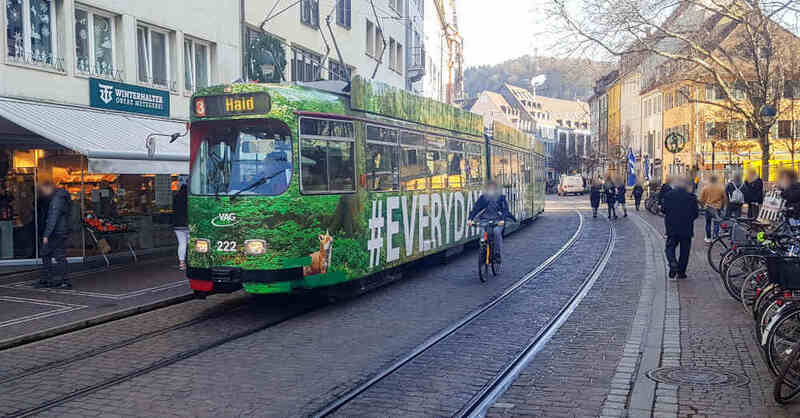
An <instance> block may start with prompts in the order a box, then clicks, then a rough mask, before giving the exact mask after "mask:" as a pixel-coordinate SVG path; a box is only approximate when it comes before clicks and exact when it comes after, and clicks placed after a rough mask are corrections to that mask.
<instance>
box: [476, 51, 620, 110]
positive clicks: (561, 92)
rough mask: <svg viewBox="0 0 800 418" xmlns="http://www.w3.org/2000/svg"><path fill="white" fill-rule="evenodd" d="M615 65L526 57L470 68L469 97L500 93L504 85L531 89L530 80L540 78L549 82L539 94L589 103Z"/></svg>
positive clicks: (539, 90) (538, 90)
mask: <svg viewBox="0 0 800 418" xmlns="http://www.w3.org/2000/svg"><path fill="white" fill-rule="evenodd" d="M612 68H613V66H612V65H611V63H603V62H596V61H591V60H587V59H580V58H548V57H536V58H534V57H532V56H530V55H525V56H522V57H519V58H515V59H512V60H508V61H505V62H502V63H500V64H496V65H481V66H478V67H469V68H467V69H466V70H465V71H464V89H465V90H466V96H467V97H475V96H477V95H478V94H479V93H480V92H481V91H483V90H491V91H498V90H499V89H500V87H501V86H502V85H503V83H509V84H513V85H516V86H519V87H523V88H530V84H531V83H530V80H531V78H533V77H534V76H536V75H538V74H545V75H547V81H546V82H545V83H544V85H542V86H541V87H539V88H537V89H536V94H540V95H542V96H546V97H553V98H557V99H567V100H574V99H581V100H586V99H587V98H589V96H591V95H592V88H593V86H594V81H595V80H596V79H598V78H600V76H602V75H604V74H606V73H608V72H609V71H611V69H612Z"/></svg>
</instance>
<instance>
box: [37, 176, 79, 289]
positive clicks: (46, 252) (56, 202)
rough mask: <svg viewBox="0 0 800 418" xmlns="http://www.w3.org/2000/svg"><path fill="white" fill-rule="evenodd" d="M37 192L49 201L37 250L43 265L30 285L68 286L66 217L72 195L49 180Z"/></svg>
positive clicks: (70, 207) (70, 285) (70, 209)
mask: <svg viewBox="0 0 800 418" xmlns="http://www.w3.org/2000/svg"><path fill="white" fill-rule="evenodd" d="M39 193H41V195H42V196H44V197H45V198H46V199H49V201H50V204H49V206H48V209H47V216H46V218H45V221H44V230H43V232H42V248H41V250H40V251H39V254H40V255H41V257H42V265H43V268H42V273H41V277H40V278H39V281H38V282H37V283H35V284H34V287H36V288H44V287H59V288H62V289H71V288H72V283H71V282H70V280H69V278H68V277H67V238H68V237H69V229H70V227H69V218H70V216H71V214H72V198H71V197H70V195H69V192H67V191H66V190H64V189H62V188H59V187H56V186H55V185H54V184H53V182H52V181H50V180H44V181H42V182H41V184H40V185H39ZM54 258H55V260H56V264H55V265H54V264H53V259H54Z"/></svg>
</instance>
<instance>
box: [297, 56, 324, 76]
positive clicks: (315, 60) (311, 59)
mask: <svg viewBox="0 0 800 418" xmlns="http://www.w3.org/2000/svg"><path fill="white" fill-rule="evenodd" d="M321 61H322V57H321V56H319V55H317V54H315V53H313V52H308V51H305V50H302V49H292V81H318V80H321V79H322V64H320V62H321Z"/></svg>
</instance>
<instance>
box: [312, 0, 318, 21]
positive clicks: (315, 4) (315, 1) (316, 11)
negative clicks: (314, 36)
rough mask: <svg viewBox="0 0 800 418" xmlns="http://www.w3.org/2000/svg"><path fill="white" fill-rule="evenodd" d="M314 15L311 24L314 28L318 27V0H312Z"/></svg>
mask: <svg viewBox="0 0 800 418" xmlns="http://www.w3.org/2000/svg"><path fill="white" fill-rule="evenodd" d="M313 6H314V17H313V21H312V23H313V25H314V27H315V28H318V27H319V0H314V5H313Z"/></svg>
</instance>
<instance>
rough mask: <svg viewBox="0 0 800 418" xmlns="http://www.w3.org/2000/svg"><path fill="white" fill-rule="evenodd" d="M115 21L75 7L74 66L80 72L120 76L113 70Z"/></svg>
mask: <svg viewBox="0 0 800 418" xmlns="http://www.w3.org/2000/svg"><path fill="white" fill-rule="evenodd" d="M115 33H116V30H115V22H114V18H113V17H111V16H107V15H103V14H100V13H97V12H95V11H92V10H89V9H80V8H76V9H75V68H76V69H77V70H78V71H79V72H82V73H85V74H92V75H99V76H104V77H113V78H121V77H120V74H118V73H117V71H115V70H114V44H115V40H114V36H115Z"/></svg>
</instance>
